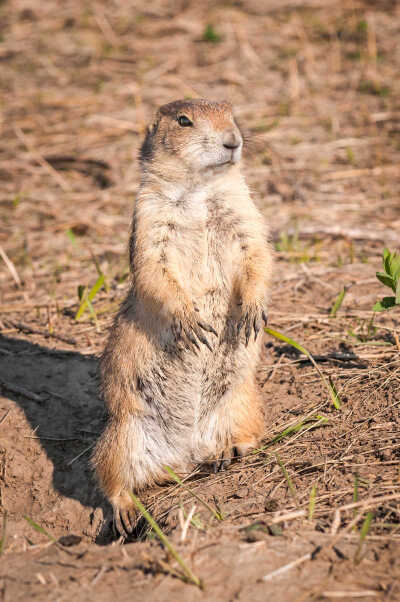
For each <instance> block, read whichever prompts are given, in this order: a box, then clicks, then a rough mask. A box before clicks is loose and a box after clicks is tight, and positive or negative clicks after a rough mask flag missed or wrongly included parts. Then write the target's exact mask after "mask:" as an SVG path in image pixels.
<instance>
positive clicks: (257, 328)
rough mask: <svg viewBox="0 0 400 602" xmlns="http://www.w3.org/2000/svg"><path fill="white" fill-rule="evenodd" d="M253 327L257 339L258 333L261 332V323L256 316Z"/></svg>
mask: <svg viewBox="0 0 400 602" xmlns="http://www.w3.org/2000/svg"><path fill="white" fill-rule="evenodd" d="M253 328H254V340H255V341H256V340H257V335H258V333H259V332H260V323H259V321H258V320H257V318H254V322H253Z"/></svg>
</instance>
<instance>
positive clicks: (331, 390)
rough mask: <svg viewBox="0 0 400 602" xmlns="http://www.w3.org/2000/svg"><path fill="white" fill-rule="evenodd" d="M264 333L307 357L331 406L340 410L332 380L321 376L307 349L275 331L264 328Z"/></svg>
mask: <svg viewBox="0 0 400 602" xmlns="http://www.w3.org/2000/svg"><path fill="white" fill-rule="evenodd" d="M264 330H265V332H266V333H267V334H270V335H271V336H273V337H275V338H276V339H279V340H280V341H284V342H285V343H288V344H289V345H292V347H294V348H295V349H297V350H298V351H300V353H304V355H306V356H307V357H308V359H309V360H310V362H311V363H312V365H313V366H314V368H315V369H316V371H317V372H318V374H319V376H320V378H321V380H322V382H323V383H324V385H325V387H326V388H327V390H328V392H329V396H330V398H331V400H332V403H333V405H334V406H335V408H336V409H337V410H339V409H340V399H339V395H338V393H337V391H336V387H335V385H334V384H333V382H332V380H331V379H330V380H329V381H328V380H327V379H326V378H325V376H324V375H323V373H322V371H321V369H320V368H319V366H318V364H317V362H316V361H315V359H314V358H313V356H312V355H311V353H310V352H309V351H307V349H306V348H305V347H303V346H302V345H300V343H297V342H296V341H294V340H293V339H291V338H290V337H287V336H286V335H285V334H282V333H281V332H278V331H277V330H273V329H272V328H268V327H265V328H264Z"/></svg>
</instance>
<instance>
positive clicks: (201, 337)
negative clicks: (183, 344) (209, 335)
mask: <svg viewBox="0 0 400 602" xmlns="http://www.w3.org/2000/svg"><path fill="white" fill-rule="evenodd" d="M196 335H197V337H198V339H199V341H200V342H201V343H203V345H205V346H206V347H208V348H209V350H210V351H212V347H211V345H210V343H209V342H208V341H207V339H206V337H205V336H204V335H203V334H201V333H200V332H196Z"/></svg>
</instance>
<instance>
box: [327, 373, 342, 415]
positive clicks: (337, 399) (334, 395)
mask: <svg viewBox="0 0 400 602" xmlns="http://www.w3.org/2000/svg"><path fill="white" fill-rule="evenodd" d="M328 381H329V390H330V394H331V399H332V403H333V405H334V406H335V408H336V409H337V410H340V408H341V406H342V404H341V401H340V397H339V394H338V392H337V390H336V387H335V385H334V383H333V380H332V378H331V377H330V376H329V378H328Z"/></svg>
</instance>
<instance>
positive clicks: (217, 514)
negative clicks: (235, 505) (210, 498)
mask: <svg viewBox="0 0 400 602" xmlns="http://www.w3.org/2000/svg"><path fill="white" fill-rule="evenodd" d="M164 468H165V470H166V471H167V473H168V474H169V476H170V477H172V478H173V480H174V481H176V482H177V483H178V485H180V486H181V487H182V489H184V490H185V491H187V492H188V493H190V495H191V496H193V497H194V498H195V499H196V500H197V501H198V502H200V504H202V505H203V506H204V507H205V508H207V510H208V511H209V512H211V514H212V515H213V516H214V517H215V518H216V519H217V520H223V516H222V513H221V512H218V510H215V509H214V508H213V507H212V506H210V504H208V503H207V502H206V501H205V500H203V499H202V498H201V497H200V496H199V495H197V493H195V492H194V491H192V490H191V489H189V487H186V485H184V483H183V482H182V480H181V479H180V478H179V477H178V475H177V474H175V473H174V471H173V470H172V468H170V467H169V466H164Z"/></svg>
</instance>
